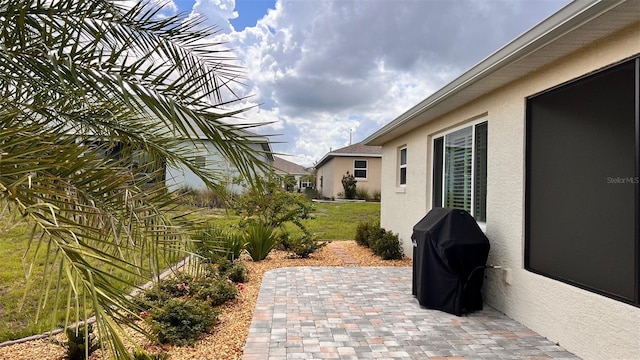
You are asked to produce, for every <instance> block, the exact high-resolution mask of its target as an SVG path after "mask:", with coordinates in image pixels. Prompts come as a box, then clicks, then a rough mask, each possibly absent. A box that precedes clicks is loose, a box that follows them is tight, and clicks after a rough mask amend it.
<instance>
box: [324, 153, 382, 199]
mask: <svg viewBox="0 0 640 360" xmlns="http://www.w3.org/2000/svg"><path fill="white" fill-rule="evenodd" d="M355 160H366V161H367V178H366V179H356V180H357V183H356V188H357V189H367V191H368V192H369V195H373V194H372V192H374V191H380V188H381V181H380V172H381V169H382V161H381V159H380V158H379V157H377V158H371V157H359V156H355V157H351V156H336V157H333V158H332V159H331V160H329V161H327V162H326V163H325V164H323V165H322V166H321V167H319V168H317V172H316V180H317V184H318V192H320V194H321V195H322V196H325V197H329V198H330V197H334V198H338V193H343V192H344V188H343V186H342V176H344V175H345V174H346V173H347V171H348V172H349V174H353V165H354V161H355ZM321 176H322V177H323V187H322V189H320V177H321Z"/></svg>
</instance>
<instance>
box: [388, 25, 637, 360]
mask: <svg viewBox="0 0 640 360" xmlns="http://www.w3.org/2000/svg"><path fill="white" fill-rule="evenodd" d="M638 39H640V23H637V24H636V25H634V26H632V27H629V28H627V29H625V30H623V31H621V32H619V33H617V34H615V35H614V36H612V37H609V38H607V39H604V40H602V41H599V42H597V43H594V44H592V45H590V46H589V47H587V48H584V49H582V50H580V51H579V52H577V53H574V54H572V55H570V56H568V57H567V58H565V59H563V60H561V61H559V62H557V63H555V64H552V65H551V66H548V67H547V68H546V69H544V70H542V71H539V72H536V73H534V74H530V75H528V76H526V77H525V78H523V79H520V80H518V81H516V82H514V83H511V84H509V85H507V86H505V87H503V88H501V89H499V90H497V91H495V92H493V93H491V94H487V95H485V96H484V97H482V98H480V99H478V100H476V101H474V102H472V103H470V104H467V105H466V106H463V107H461V108H458V109H457V110H455V111H453V112H451V113H449V114H447V115H445V116H443V117H441V118H439V119H436V120H434V121H432V122H430V123H428V124H426V125H424V126H422V127H421V128H419V129H416V130H414V131H412V132H411V133H410V134H406V135H404V136H403V137H401V138H399V139H396V140H394V141H390V142H389V143H386V144H384V146H383V175H382V189H383V191H382V213H381V224H382V226H383V227H385V228H386V229H390V230H392V231H393V232H396V233H399V234H400V237H401V239H402V240H403V245H404V249H405V252H407V254H409V255H410V254H411V251H412V245H411V232H412V230H411V229H412V227H413V225H414V224H415V223H416V222H417V221H418V220H419V219H420V218H421V217H422V216H423V215H424V214H425V213H426V212H427V211H428V210H429V209H430V208H431V198H430V194H431V188H430V186H431V180H430V179H431V176H432V175H431V158H430V156H431V149H430V146H431V136H432V135H434V134H436V133H438V132H441V131H444V130H446V129H447V128H451V127H454V126H457V125H460V124H461V123H463V122H466V121H472V120H474V119H477V118H478V117H480V116H486V118H487V120H488V129H489V130H488V144H489V145H488V178H487V182H488V184H487V223H486V233H487V236H488V237H489V239H490V241H491V252H490V259H489V262H490V263H493V264H497V265H502V266H504V267H507V268H509V269H511V270H510V271H511V283H510V284H507V283H506V282H505V276H504V275H505V271H503V270H487V272H486V274H487V280H486V284H485V298H486V301H487V303H488V304H490V305H491V306H493V307H495V308H496V309H498V310H499V311H502V312H504V313H505V314H507V315H508V316H510V317H512V318H513V319H515V320H517V321H520V322H521V323H523V324H524V325H526V326H528V327H530V328H531V329H533V330H534V331H537V332H539V333H540V334H542V335H543V336H545V337H547V338H549V339H550V340H552V341H554V342H559V343H560V345H561V346H563V347H565V348H566V349H568V350H569V351H572V352H574V353H576V354H577V355H579V356H581V357H583V358H585V359H640V335H639V334H640V308H638V307H634V306H631V305H627V304H624V303H622V302H619V301H616V300H612V299H609V298H607V297H604V296H601V295H597V294H595V293H592V292H589V291H585V290H582V289H579V288H577V287H574V286H570V285H567V284H564V283H562V282H559V281H555V280H552V279H549V278H546V277H544V276H541V275H537V274H534V273H531V272H529V271H526V270H525V269H524V206H525V204H524V191H525V190H524V189H525V177H524V174H525V145H524V138H525V99H526V97H528V96H530V95H533V94H536V93H538V92H540V91H543V90H546V89H549V88H551V87H554V86H556V85H559V84H561V83H563V82H565V81H569V80H572V79H575V78H577V77H580V76H583V75H585V74H588V73H590V72H592V71H595V70H597V69H600V68H602V67H605V66H607V65H610V64H614V63H617V62H618V61H620V60H622V59H625V58H627V57H630V56H632V55H635V54H638V53H640V41H639V40H638ZM403 145H406V146H407V149H408V150H407V157H408V160H407V186H406V187H405V188H404V189H403V188H399V187H397V185H396V173H397V170H396V166H397V161H396V159H397V149H398V147H399V146H403Z"/></svg>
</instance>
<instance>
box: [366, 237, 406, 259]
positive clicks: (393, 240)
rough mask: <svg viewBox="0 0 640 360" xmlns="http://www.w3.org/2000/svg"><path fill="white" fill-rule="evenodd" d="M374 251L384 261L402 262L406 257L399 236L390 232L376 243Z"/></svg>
mask: <svg viewBox="0 0 640 360" xmlns="http://www.w3.org/2000/svg"><path fill="white" fill-rule="evenodd" d="M373 251H374V253H375V254H376V255H378V256H380V257H381V258H382V259H383V260H400V259H402V257H403V255H404V254H403V251H402V246H401V245H400V239H399V238H398V235H397V234H394V233H392V232H391V231H389V230H387V231H385V232H384V233H383V234H382V236H381V237H380V238H379V239H378V241H376V243H375V247H374V249H373Z"/></svg>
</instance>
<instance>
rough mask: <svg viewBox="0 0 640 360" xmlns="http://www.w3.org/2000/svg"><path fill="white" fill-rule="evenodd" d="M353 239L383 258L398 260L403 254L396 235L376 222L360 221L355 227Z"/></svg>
mask: <svg viewBox="0 0 640 360" xmlns="http://www.w3.org/2000/svg"><path fill="white" fill-rule="evenodd" d="M355 241H356V243H357V244H358V245H360V246H364V247H368V248H370V249H371V250H373V253H374V254H376V255H378V256H380V257H381V258H382V259H383V260H399V259H402V257H403V256H404V254H403V251H402V246H401V244H400V239H399V238H398V235H396V234H393V233H392V232H391V231H387V230H385V229H384V228H382V227H380V224H379V223H377V222H360V223H359V224H358V226H357V227H356V236H355Z"/></svg>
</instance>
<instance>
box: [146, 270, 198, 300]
mask: <svg viewBox="0 0 640 360" xmlns="http://www.w3.org/2000/svg"><path fill="white" fill-rule="evenodd" d="M193 282H194V277H193V276H191V275H190V274H188V273H186V272H185V271H176V272H175V273H174V274H173V276H168V277H166V278H164V279H161V280H160V281H158V283H157V284H156V288H157V290H159V291H160V293H163V294H165V295H166V296H167V297H181V296H185V295H189V293H190V292H191V285H192V283H193ZM151 290H152V291H153V290H154V289H151ZM158 296H159V297H162V296H163V295H161V294H159V295H158Z"/></svg>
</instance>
